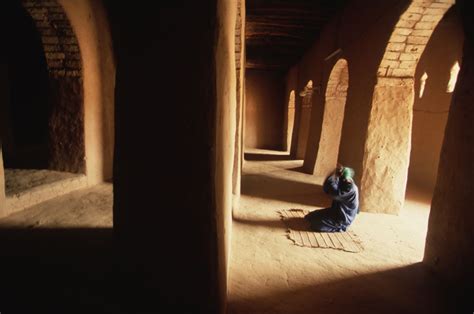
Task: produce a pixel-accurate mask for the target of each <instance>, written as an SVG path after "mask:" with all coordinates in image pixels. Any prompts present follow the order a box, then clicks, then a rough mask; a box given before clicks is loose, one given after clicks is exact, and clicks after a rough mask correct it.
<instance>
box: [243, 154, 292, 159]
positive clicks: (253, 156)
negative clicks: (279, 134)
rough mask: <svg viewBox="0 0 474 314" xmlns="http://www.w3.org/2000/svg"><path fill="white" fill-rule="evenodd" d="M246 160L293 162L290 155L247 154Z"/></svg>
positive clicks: (245, 155)
mask: <svg viewBox="0 0 474 314" xmlns="http://www.w3.org/2000/svg"><path fill="white" fill-rule="evenodd" d="M244 158H245V160H249V161H277V160H293V159H292V158H291V157H290V153H285V154H270V153H268V154H259V153H245V154H244Z"/></svg>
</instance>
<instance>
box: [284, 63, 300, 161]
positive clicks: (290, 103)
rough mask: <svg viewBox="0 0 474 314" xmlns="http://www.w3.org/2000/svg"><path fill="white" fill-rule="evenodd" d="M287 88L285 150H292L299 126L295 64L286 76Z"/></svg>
mask: <svg viewBox="0 0 474 314" xmlns="http://www.w3.org/2000/svg"><path fill="white" fill-rule="evenodd" d="M285 86H286V90H285V110H284V111H285V112H284V117H283V150H285V151H289V152H291V147H292V145H293V138H296V137H297V135H296V134H295V132H296V130H297V128H296V127H295V124H296V121H295V120H296V98H297V95H298V94H297V90H296V87H297V86H298V68H297V67H296V66H293V67H291V68H290V70H289V71H288V74H287V76H286V85H285Z"/></svg>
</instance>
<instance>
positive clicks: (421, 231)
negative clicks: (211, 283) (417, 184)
mask: <svg viewBox="0 0 474 314" xmlns="http://www.w3.org/2000/svg"><path fill="white" fill-rule="evenodd" d="M246 159H247V161H246V162H245V164H244V173H243V177H242V197H241V206H240V209H239V210H237V211H236V212H234V224H233V236H232V253H231V263H230V287H229V296H228V300H229V303H228V313H232V314H237V313H239V314H240V313H242V314H243V313H245V314H251V313H286V314H288V313H292V314H295V313H447V312H449V311H448V310H447V307H448V301H447V298H446V296H445V294H444V292H443V290H442V289H441V285H440V284H439V282H438V281H437V279H436V278H434V277H433V276H432V275H431V274H430V272H429V270H428V269H427V268H425V266H424V265H423V264H422V263H421V260H422V258H423V250H424V243H425V237H426V230H427V222H428V214H429V203H430V196H429V195H427V194H426V193H423V192H420V191H417V190H416V189H414V188H410V189H409V191H408V193H407V202H406V205H405V208H404V210H403V212H402V213H401V214H400V215H399V216H392V215H385V214H369V213H361V214H359V215H358V217H357V218H356V221H355V222H354V224H353V225H352V227H351V228H352V230H353V231H354V232H355V233H356V234H357V235H358V236H359V238H360V240H361V241H362V243H363V246H364V251H363V252H361V253H348V252H343V251H337V250H333V249H321V248H306V247H298V246H295V245H293V244H292V243H291V242H290V240H288V239H287V238H286V235H285V226H284V224H283V222H282V221H281V220H280V218H279V216H278V213H277V211H278V210H281V209H290V208H301V209H307V210H312V209H314V208H321V207H325V206H327V205H328V204H329V203H330V200H329V199H328V198H327V197H326V196H325V195H324V193H323V192H322V189H321V184H322V180H323V179H324V178H322V177H314V176H310V175H307V174H304V173H302V172H301V170H300V169H301V168H300V167H301V166H302V161H290V160H288V157H287V156H285V154H282V153H274V152H269V151H252V152H250V153H248V154H246Z"/></svg>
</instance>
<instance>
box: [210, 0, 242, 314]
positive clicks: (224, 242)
mask: <svg viewBox="0 0 474 314" xmlns="http://www.w3.org/2000/svg"><path fill="white" fill-rule="evenodd" d="M217 10H218V11H217V12H218V21H219V28H218V29H219V33H218V39H217V50H216V83H217V86H216V90H217V109H216V118H217V120H216V156H215V157H216V165H215V167H216V168H215V189H216V194H215V195H216V207H217V215H216V219H217V233H218V252H219V254H218V258H219V274H220V277H219V278H218V279H219V293H220V298H219V299H220V301H221V302H220V309H221V312H222V313H224V312H225V304H226V298H227V277H228V264H229V255H230V243H231V242H230V241H231V234H232V168H233V163H232V162H233V156H234V148H235V147H234V141H235V130H236V119H235V117H236V112H237V110H236V109H237V104H236V71H235V68H236V67H235V50H234V49H235V22H236V14H237V1H236V0H230V1H229V0H219V1H218V8H217Z"/></svg>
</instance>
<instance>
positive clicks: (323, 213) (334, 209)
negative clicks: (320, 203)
mask: <svg viewBox="0 0 474 314" xmlns="http://www.w3.org/2000/svg"><path fill="white" fill-rule="evenodd" d="M323 190H324V192H325V193H326V194H328V195H329V196H331V198H332V199H333V201H332V205H331V207H329V208H324V209H319V210H315V211H312V212H310V213H309V214H307V215H306V216H305V219H307V220H309V221H310V223H311V229H312V230H314V231H318V232H341V231H346V230H347V228H348V227H349V226H350V224H351V223H352V222H353V221H354V219H355V217H356V215H357V214H358V213H359V189H358V188H357V186H356V185H355V183H354V182H344V181H343V180H341V179H340V178H339V177H337V176H335V175H331V176H329V177H328V178H327V179H326V181H325V182H324V185H323Z"/></svg>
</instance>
